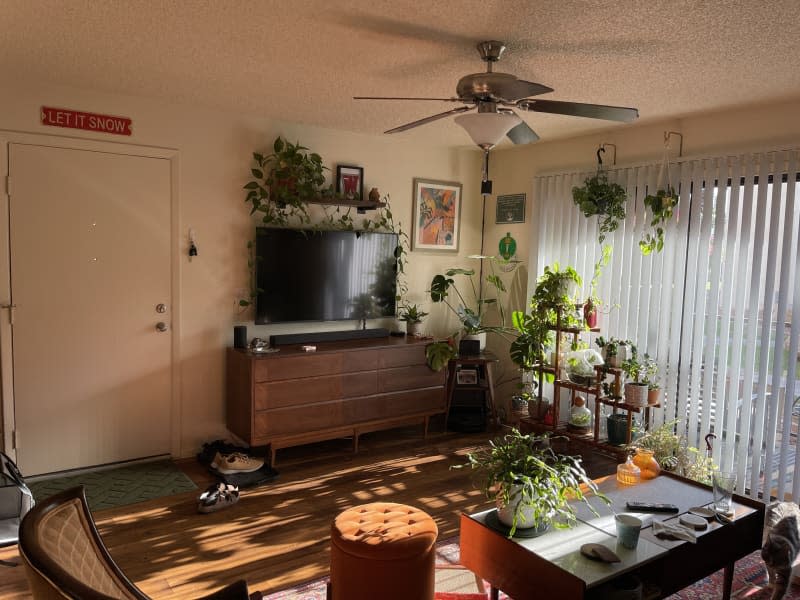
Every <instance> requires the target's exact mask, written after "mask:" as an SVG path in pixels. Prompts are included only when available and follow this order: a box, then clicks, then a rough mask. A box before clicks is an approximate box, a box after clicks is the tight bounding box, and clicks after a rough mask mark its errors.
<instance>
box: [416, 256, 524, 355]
mask: <svg viewBox="0 0 800 600" xmlns="http://www.w3.org/2000/svg"><path fill="white" fill-rule="evenodd" d="M471 258H477V259H479V260H484V261H486V263H485V264H488V265H489V273H488V274H487V275H486V276H485V277H484V282H485V283H487V284H488V286H487V287H490V288H494V290H495V297H494V298H486V297H484V296H483V291H482V290H481V286H480V282H478V283H477V284H476V282H475V280H474V279H473V277H474V275H475V269H462V268H456V269H448V270H447V271H445V273H444V274H438V275H435V276H434V277H433V280H432V281H431V289H430V294H431V300H433V302H443V303H444V304H445V305H446V306H447V308H449V309H450V310H451V311H452V312H453V314H455V315H456V317H458V320H459V321H460V322H461V325H462V327H463V334H464V335H465V336H466V337H477V338H478V339H480V340H481V350H483V349H484V348H485V347H486V333H487V332H493V333H499V334H505V333H510V332H511V329H510V328H508V327H506V325H505V310H504V309H503V303H502V302H500V301H498V300H499V298H500V296H501V294H504V293H505V292H506V291H507V290H506V286H505V284H504V283H503V280H502V279H500V277H499V276H498V275H497V274H496V273H495V270H494V262H495V257H493V256H473V257H471ZM457 276H462V277H465V278H466V279H467V281H468V282H469V287H470V289H471V294H470V295H465V294H464V293H462V291H461V290H459V288H458V285H457V284H456V280H455V279H454V277H457ZM448 298H450V300H448ZM492 305H494V306H496V307H497V312H498V314H499V316H500V325H487V324H486V323H485V318H486V312H487V307H489V306H492Z"/></svg>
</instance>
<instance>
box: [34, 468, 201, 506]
mask: <svg viewBox="0 0 800 600" xmlns="http://www.w3.org/2000/svg"><path fill="white" fill-rule="evenodd" d="M76 485H83V486H84V487H85V488H86V499H87V500H88V501H89V507H90V508H91V509H92V511H96V510H103V509H105V508H113V507H115V506H124V505H126V504H134V503H136V502H143V501H145V500H152V499H153V498H160V497H162V496H171V495H172V494H180V493H181V492H189V491H192V490H196V489H197V486H196V485H195V484H194V483H193V482H192V480H191V479H189V477H187V476H186V475H185V474H184V473H183V472H182V471H181V470H180V469H178V468H177V467H176V466H175V465H174V464H173V463H172V461H169V460H161V461H156V462H148V463H138V464H135V465H127V466H124V467H117V468H115V469H105V470H102V471H91V472H87V473H81V474H79V475H68V476H66V477H57V478H55V479H46V480H42V481H36V482H28V487H30V488H31V492H33V497H34V499H35V500H36V501H37V502H38V501H40V500H43V499H44V498H47V497H48V496H52V495H53V494H55V493H57V492H61V491H63V490H66V489H68V488H71V487H75V486H76Z"/></svg>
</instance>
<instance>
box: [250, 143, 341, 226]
mask: <svg viewBox="0 0 800 600" xmlns="http://www.w3.org/2000/svg"><path fill="white" fill-rule="evenodd" d="M253 159H254V161H255V166H254V167H253V168H251V169H250V173H251V174H252V176H253V178H254V179H253V180H252V181H249V182H248V183H247V184H245V186H244V189H246V190H247V196H246V197H245V201H246V202H249V203H250V204H251V205H252V208H251V214H252V213H255V212H260V213H262V214H263V216H262V221H263V222H264V223H265V224H267V225H275V226H276V227H283V226H286V225H287V224H288V223H289V219H290V217H295V218H297V219H298V220H299V221H300V222H301V223H305V224H308V223H310V222H311V217H310V216H309V214H308V209H307V208H306V204H307V203H308V201H310V200H318V199H320V198H321V197H328V198H333V197H334V196H335V194H334V192H333V186H332V185H331V186H328V187H327V188H324V187H323V186H324V184H325V171H326V170H327V167H325V166H323V165H322V157H320V155H319V154H317V153H315V152H311V151H310V150H309V149H308V148H306V147H305V146H301V145H300V143H299V142H298V143H295V144H293V143H291V142H288V141H286V140H284V139H283V138H282V137H280V136H278V137H277V138H275V141H274V142H273V144H272V153H271V154H267V155H264V154H261V153H259V152H254V153H253Z"/></svg>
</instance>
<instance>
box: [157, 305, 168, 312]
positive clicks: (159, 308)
mask: <svg viewBox="0 0 800 600" xmlns="http://www.w3.org/2000/svg"><path fill="white" fill-rule="evenodd" d="M156 312H157V313H162V314H163V313H165V312H167V305H166V304H164V303H161V304H156Z"/></svg>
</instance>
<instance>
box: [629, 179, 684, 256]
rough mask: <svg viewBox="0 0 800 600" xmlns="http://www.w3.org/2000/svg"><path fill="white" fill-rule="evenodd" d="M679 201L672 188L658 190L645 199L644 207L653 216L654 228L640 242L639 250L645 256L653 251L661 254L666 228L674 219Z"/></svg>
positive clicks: (651, 225)
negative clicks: (668, 222)
mask: <svg viewBox="0 0 800 600" xmlns="http://www.w3.org/2000/svg"><path fill="white" fill-rule="evenodd" d="M678 200H679V197H678V194H677V193H676V192H675V189H674V188H673V187H671V186H667V188H666V189H662V190H658V191H657V192H656V193H655V195H652V194H648V195H647V196H645V197H644V205H645V207H647V208H648V209H650V213H651V214H652V218H651V220H650V227H652V228H653V231H652V232H647V233H646V234H645V235H644V237H643V238H642V239H641V240H640V241H639V250H641V252H642V254H644V255H645V256H647V255H648V254H650V253H651V252H653V250H655V251H656V252H661V250H662V249H663V248H664V226H665V225H666V223H667V221H669V220H670V219H671V218H672V215H673V214H674V212H675V207H676V206H677V205H678Z"/></svg>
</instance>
